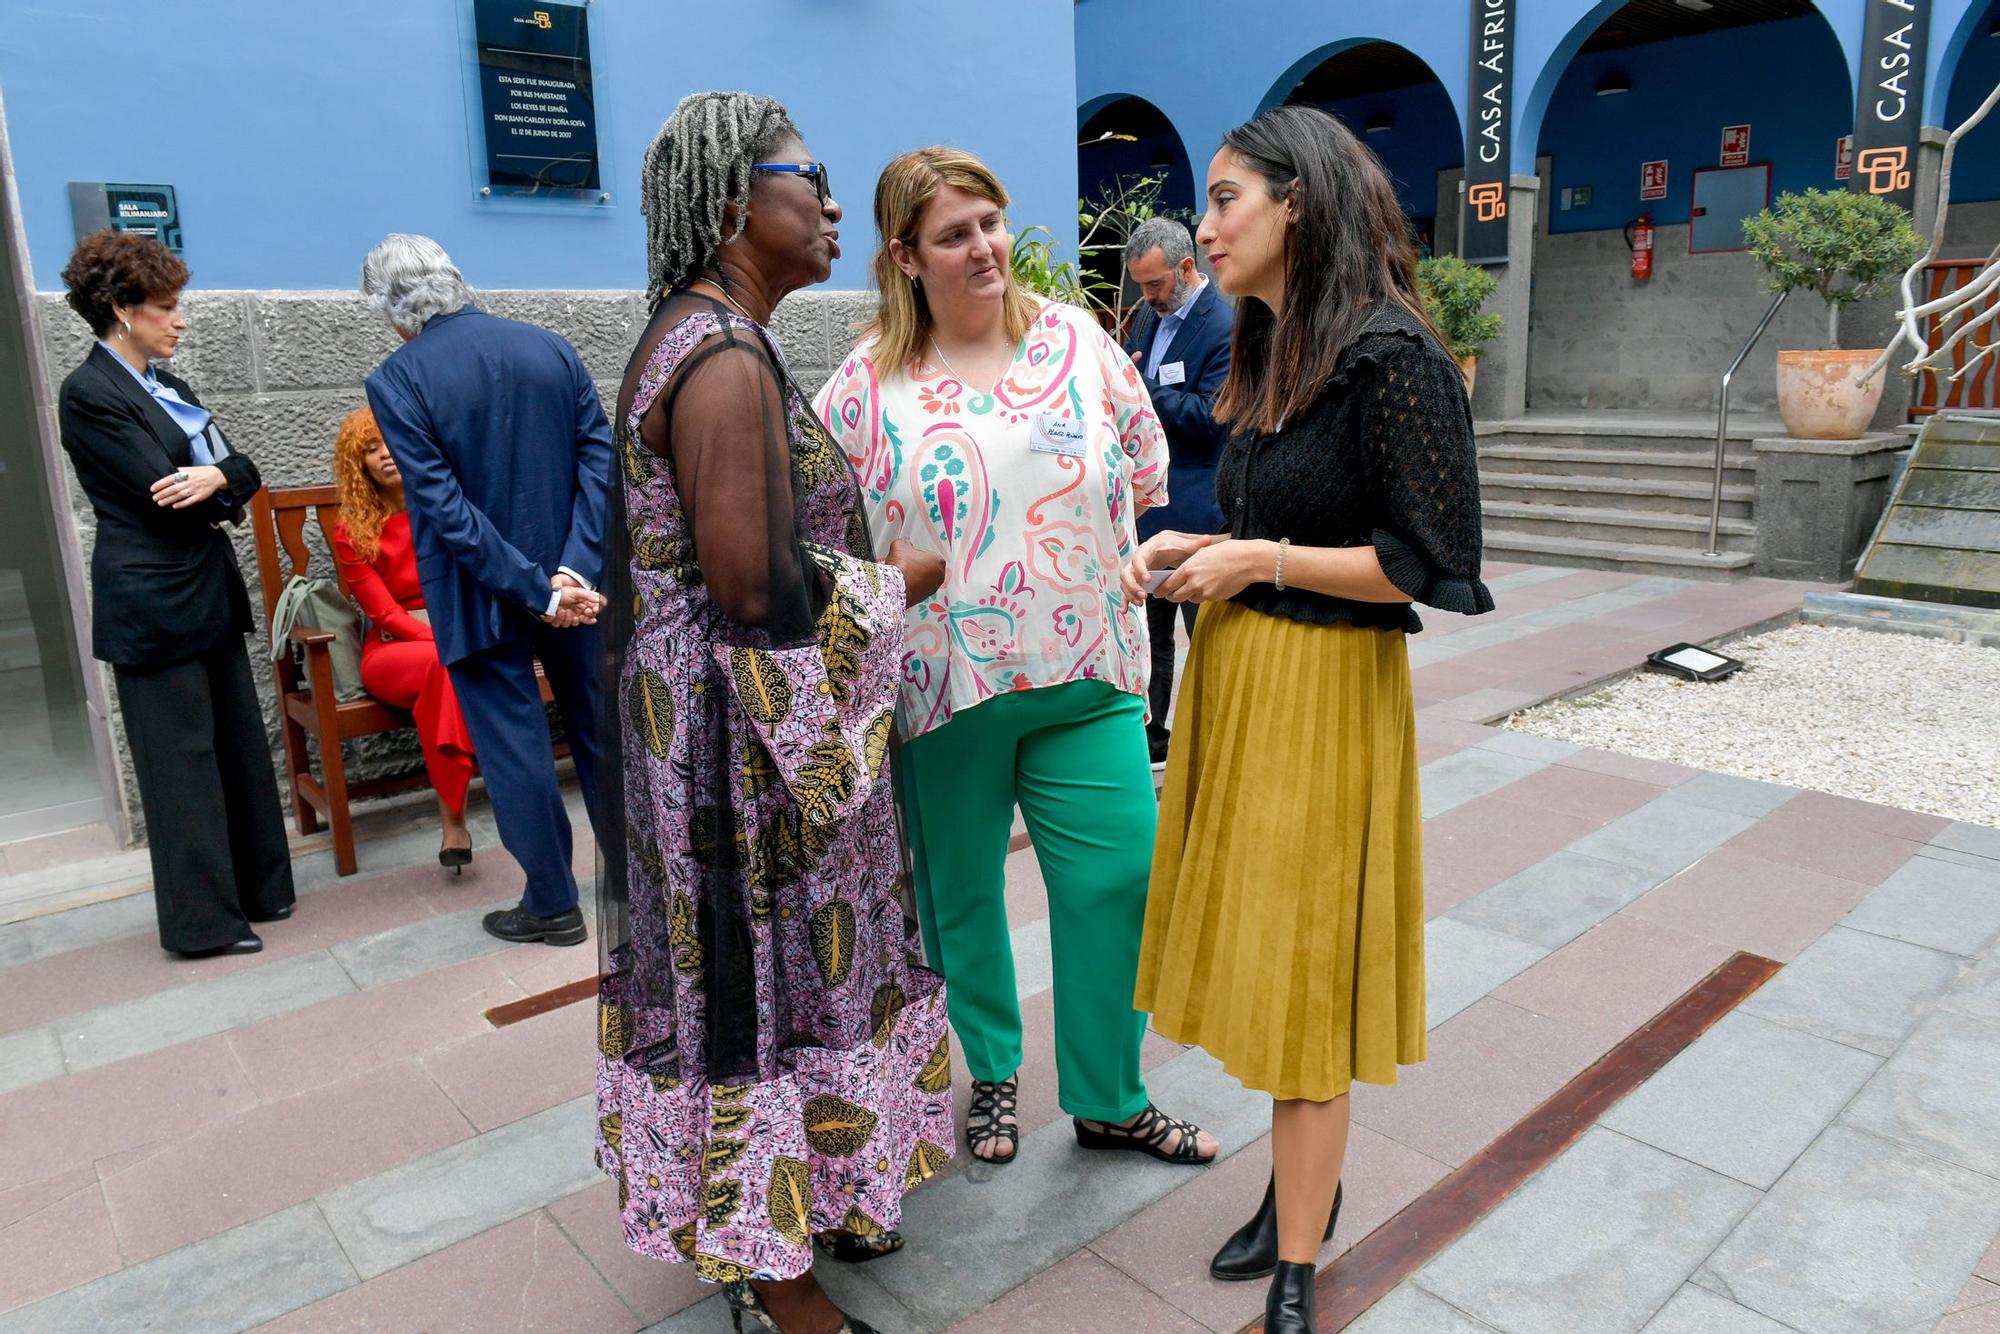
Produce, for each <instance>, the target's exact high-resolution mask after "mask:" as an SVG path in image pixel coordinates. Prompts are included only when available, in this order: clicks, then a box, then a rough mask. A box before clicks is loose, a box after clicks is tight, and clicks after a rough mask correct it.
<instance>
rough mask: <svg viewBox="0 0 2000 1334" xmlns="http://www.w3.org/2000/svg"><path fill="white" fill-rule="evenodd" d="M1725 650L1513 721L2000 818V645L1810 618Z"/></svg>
mask: <svg viewBox="0 0 2000 1334" xmlns="http://www.w3.org/2000/svg"><path fill="white" fill-rule="evenodd" d="M1710 647H1713V646H1712V645H1711V646H1710ZM1722 651H1723V652H1726V653H1727V654H1728V655H1729V656H1730V657H1733V658H1741V659H1742V660H1743V663H1744V667H1743V670H1742V671H1739V672H1737V673H1736V674H1735V675H1734V676H1732V677H1729V678H1728V679H1727V680H1723V681H1717V682H1713V683H1709V684H1703V683H1700V682H1695V681H1682V680H1680V679H1679V678H1677V677H1672V676H1667V675H1664V674H1662V673H1658V672H1650V671H1648V672H1640V673H1639V674H1637V675H1636V676H1632V677H1629V678H1627V679H1625V680H1623V681H1619V682H1616V683H1614V684H1612V685H1610V686H1607V687H1606V688H1604V689H1603V690H1599V691H1595V692H1593V693H1591V694H1588V695H1582V696H1578V697H1576V698H1574V699H1568V700H1555V701H1552V702H1550V703H1548V704H1543V705H1540V706H1539V707H1537V708H1533V709H1530V710H1527V711H1526V712H1523V713H1517V714H1515V715H1514V716H1513V717H1511V718H1509V719H1508V720H1507V726H1508V727H1510V728H1513V729H1515V730H1517V731H1522V732H1532V733H1534V734H1536V735H1537V736H1547V737H1558V738H1561V739H1563V740H1566V741H1574V742H1578V743H1579V744H1582V745H1585V746H1592V747H1595V748H1597V749H1599V750H1610V751H1617V752H1619V753H1620V754H1624V755H1636V756H1640V757H1642V758H1644V759H1649V760H1664V761H1667V762H1669V763H1673V764H1684V765H1689V766H1691V767H1693V768H1697V769H1708V770H1712V771H1714V772H1717V773H1725V774H1734V775H1736V776H1738V777H1742V778H1761V779H1764V780H1765V781H1767V782H1773V783H1789V784H1791V785H1792V786H1794V787H1803V788H1812V789H1814V790H1816V791H1820V792H1831V793H1834V794H1836V795H1838V796H1843V797H1854V798H1858V799H1859V800H1862V801H1875V802H1881V803H1883V804H1884V805H1888V806H1900V807H1902V808H1903V809H1904V810H1912V811H1924V812H1927V813H1929V814H1932V815H1942V816H1945V817H1947V818H1949V819H1953V820H1966V821H1969V822H1971V823H1973V824H1983V825H1994V826H2000V648H1982V647H1980V646H1978V645H1975V644H1961V643H1954V642H1952V641H1950V640H1941V639H1923V638H1919V637H1917V636H1915V635H1903V634H1893V633H1887V632H1884V631H1879V630H1854V629H1848V628H1845V627H1838V626H1826V625H1804V624H1799V625H1790V626H1786V627H1785V628H1783V629H1780V630H1771V631H1767V632H1765V633H1763V634H1760V635H1754V636H1750V637H1747V638H1744V639H1738V640H1735V641H1734V642H1732V643H1730V644H1729V645H1728V647H1727V648H1725V649H1723V650H1722Z"/></svg>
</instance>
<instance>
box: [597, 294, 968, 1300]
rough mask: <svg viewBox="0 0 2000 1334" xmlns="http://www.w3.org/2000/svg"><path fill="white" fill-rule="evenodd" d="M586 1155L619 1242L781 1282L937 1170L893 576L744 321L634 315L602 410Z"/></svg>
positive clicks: (830, 449)
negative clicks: (898, 713)
mask: <svg viewBox="0 0 2000 1334" xmlns="http://www.w3.org/2000/svg"><path fill="white" fill-rule="evenodd" d="M617 438H618V446H619V449H618V457H619V459H620V461H621V467H620V472H621V474H622V475H621V477H620V479H619V481H620V483H621V484H619V485H614V486H613V487H612V488H611V491H610V510H611V516H610V520H609V522H607V524H606V541H607V544H608V546H609V547H610V550H608V551H607V553H606V558H605V576H604V578H605V587H604V592H605V594H606V596H607V597H608V598H609V603H610V605H609V607H608V609H607V615H606V621H607V624H606V627H605V629H606V642H607V644H608V646H609V651H608V654H607V663H606V672H607V677H606V681H605V690H604V696H603V697H604V700H605V709H606V713H607V715H608V716H607V717H606V718H605V719H604V720H603V722H602V724H601V725H600V728H599V744H600V746H602V747H604V749H605V759H604V760H603V762H602V772H603V774H604V777H603V780H602V781H603V782H604V784H605V785H606V793H605V795H606V796H607V797H609V798H610V800H608V801H606V802H604V803H603V805H604V806H605V808H606V813H607V825H608V827H607V828H606V830H605V831H604V837H603V840H602V845H603V848H604V854H603V863H602V865H601V867H600V872H599V883H598V911H599V917H598V921H599V923H600V928H599V941H600V947H601V950H602V960H601V969H600V972H601V983H600V997H599V1029H598V1033H599V1041H598V1048H599V1059H598V1080H597V1097H598V1147H597V1152H598V1161H599V1163H600V1165H601V1166H602V1167H603V1169H604V1170H605V1171H606V1172H607V1173H609V1174H610V1175H612V1176H614V1177H616V1178H617V1180H618V1183H619V1192H618V1196H619V1201H620V1208H621V1210H622V1214H623V1222H624V1227H625V1236H626V1240H627V1241H628V1242H629V1243H630V1244H631V1246H632V1248H633V1249H634V1250H636V1251H638V1252H640V1253H641V1254H643V1255H650V1256H654V1257H657V1258H659V1259H663V1260H674V1261H689V1262H692V1263H693V1264H694V1265H695V1267H696V1271H697V1272H698V1273H699V1274H700V1275H701V1276H702V1277H704V1278H708V1279H713V1280H717V1281H722V1282H728V1281H735V1280H739V1279H743V1278H762V1279H781V1278H793V1277H796V1276H798V1275H799V1274H801V1273H803V1272H805V1270H806V1269H807V1268H808V1267H809V1266H810V1265H811V1264H812V1234H813V1233H815V1232H823V1231H831V1230H844V1231H849V1232H856V1233H860V1234H863V1235H874V1234H877V1233H879V1232H881V1231H882V1230H885V1229H889V1228H893V1227H895V1226H896V1225H897V1223H898V1221H899V1220H900V1218H901V1213H902V1196H903V1193H904V1192H905V1191H906V1190H908V1189H909V1188H911V1187H913V1186H915V1185H916V1184H917V1183H918V1182H920V1181H922V1180H923V1179H924V1178H925V1177H927V1176H930V1175H931V1174H933V1173H934V1172H936V1171H937V1169H938V1168H939V1167H940V1166H941V1165H942V1164H943V1163H944V1162H945V1161H946V1160H947V1159H948V1158H949V1157H950V1155H951V1146H952V1144H953V1134H952V1120H951V1117H952V1109H951V1089H950V1083H951V1060H950V1046H949V1037H948V1035H947V1027H946V1018H945V1003H944V984H943V981H942V980H941V979H940V978H939V977H938V976H937V975H936V974H935V973H932V972H931V971H929V970H928V969H926V968H925V967H924V966H923V964H922V962H921V947H920V944H919V940H918V936H917V930H916V927H915V924H914V920H913V917H912V913H911V906H910V902H909V893H908V887H909V882H908V879H907V876H906V873H905V867H904V858H903V851H902V846H903V845H902V841H901V839H900V837H899V833H898V830H897V824H896V812H895V805H894V801H893V798H892V797H891V782H890V777H889V772H888V769H889V752H890V743H891V735H892V731H893V727H894V717H895V705H896V687H897V676H898V664H899V659H900V655H901V646H902V626H903V612H904V596H903V578H902V575H901V573H900V572H899V571H898V570H896V569H895V568H894V567H892V566H888V565H884V564H880V563H877V562H875V561H873V560H871V559H869V553H871V552H872V550H873V547H872V546H871V544H870V542H869V538H868V530H867V524H866V521H865V519H864V517H863V514H862V509H861V498H860V494H859V492H858V490H857V488H856V485H855V480H854V475H853V472H852V470H851V468H850V467H849V465H848V462H847V459H846V457H845V456H844V455H843V454H842V453H841V451H840V449H839V448H838V447H837V446H836V445H835V444H834V443H833V441H832V440H831V439H830V438H829V437H828V435H827V434H826V431H825V429H824V428H823V427H822V426H821V425H820V424H819V422H818V420H817V419H816V418H815V417H814V416H813V414H812V412H811V410H810V408H809V406H808V405H807V403H806V401H805V399H804V397H803V396H802V395H801V394H800V393H799V391H798V389H797V387H796V386H795V385H794V384H793V383H792V382H791V380H790V378H789V377H788V376H787V374H786V373H785V369H784V363H783V361H782V360H781V359H780V357H779V355H778V352H777V349H776V347H775V345H774V344H773V342H772V341H771V338H770V336H769V335H768V334H767V333H766V332H765V331H764V330H763V329H762V328H760V327H759V326H758V325H757V324H755V323H754V322H752V321H750V320H749V319H746V318H744V317H743V316H741V315H739V314H737V313H736V312H734V311H732V310H730V309H729V308H728V307H726V306H724V305H722V304H721V303H719V302H717V301H714V300H712V299H709V298H707V297H704V296H701V295H700V294H698V293H693V292H688V291H680V292H675V293H672V294H670V295H669V296H667V297H666V298H665V299H664V300H662V301H661V302H660V303H659V305H658V306H656V307H655V309H654V311H653V316H652V318H651V320H650V321H649V322H648V325H647V328H646V332H645V335H644V337H643V338H642V339H641V341H640V344H639V348H638V350H637V351H636V352H635V353H634V355H633V358H632V361H631V364H630V366H629V367H628V368H627V370H626V373H625V379H624V383H623V386H622V387H621V389H620V391H619V396H618V416H617Z"/></svg>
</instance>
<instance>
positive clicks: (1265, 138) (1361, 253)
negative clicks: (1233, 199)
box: [1215, 106, 1445, 431]
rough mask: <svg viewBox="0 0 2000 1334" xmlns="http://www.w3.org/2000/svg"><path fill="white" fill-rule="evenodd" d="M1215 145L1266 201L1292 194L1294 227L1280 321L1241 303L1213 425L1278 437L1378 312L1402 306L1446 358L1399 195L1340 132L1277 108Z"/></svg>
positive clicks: (1309, 112)
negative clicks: (1250, 174) (1255, 182)
mask: <svg viewBox="0 0 2000 1334" xmlns="http://www.w3.org/2000/svg"><path fill="white" fill-rule="evenodd" d="M1222 142H1223V144H1224V146H1225V147H1227V148H1230V149H1232V150H1233V151H1234V152H1235V153H1236V155H1237V156H1238V157H1241V158H1242V159H1243V160H1244V161H1245V162H1247V163H1249V164H1250V165H1251V166H1252V167H1253V168H1255V169H1256V171H1257V173H1258V174H1259V175H1261V176H1262V177H1263V178H1264V184H1265V188H1266V189H1268V190H1269V191H1270V194H1271V198H1272V199H1274V200H1282V199H1284V198H1285V197H1286V196H1287V195H1290V194H1292V193H1293V188H1294V187H1293V185H1292V182H1293V181H1294V180H1296V181H1297V182H1298V186H1297V194H1296V198H1295V200H1294V211H1295V213H1296V217H1297V221H1296V222H1294V223H1293V224H1292V225H1290V226H1288V227H1287V228H1286V229H1285V242H1284V245H1285V254H1284V261H1285V309H1284V313H1283V315H1282V316H1280V317H1277V318H1274V317H1273V316H1272V314H1271V308H1270V307H1269V306H1266V305H1265V304H1264V303H1263V302H1261V301H1239V302H1237V303H1236V337H1235V342H1234V345H1233V347H1232V349H1231V351H1230V356H1229V378H1228V379H1227V380H1225V381H1223V384H1222V392H1221V394H1220V395H1219V396H1218V397H1217V398H1216V402H1215V418H1216V420H1217V421H1224V422H1230V423H1233V424H1234V425H1236V426H1237V427H1238V428H1239V429H1240V428H1252V429H1255V430H1260V431H1274V430H1276V429H1277V427H1278V423H1279V422H1280V421H1282V420H1284V419H1285V418H1286V417H1289V416H1292V415H1294V414H1296V413H1299V412H1301V411H1303V410H1304V409H1305V408H1306V407H1307V406H1308V405H1309V404H1310V403H1311V402H1312V401H1313V399H1314V398H1316V397H1317V396H1318V395H1319V391H1320V390H1321V389H1322V388H1323V387H1325V385H1326V381H1327V377H1329V376H1330V375H1332V374H1333V368H1334V364H1335V363H1336V362H1338V361H1339V360H1340V354H1341V353H1342V352H1343V351H1344V350H1346V347H1347V345H1348V344H1349V343H1350V342H1352V341H1353V340H1354V336H1355V334H1356V333H1358V332H1359V331H1360V328H1361V323H1362V321H1363V320H1364V319H1366V318H1367V314H1368V308H1369V307H1370V306H1372V305H1374V304H1376V303H1378V302H1382V301H1392V302H1394V303H1395V304H1397V305H1399V306H1401V307H1402V308H1403V309H1404V310H1407V311H1408V312H1409V313H1410V314H1411V315H1413V316H1415V317H1416V318H1417V320H1418V321H1420V322H1421V323H1422V324H1423V325H1424V327H1425V328H1427V329H1429V330H1430V331H1431V335H1432V336H1433V337H1435V338H1437V341H1438V346H1440V347H1443V346H1445V342H1444V339H1443V337H1442V336H1440V335H1439V334H1438V332H1437V329H1436V327H1435V326H1434V325H1432V324H1431V322H1430V320H1429V319H1427V318H1426V317H1425V315H1424V303H1423V301H1422V300H1421V299H1420V298H1419V297H1418V295H1417V252H1416V247H1415V246H1413V245H1412V244H1411V243H1410V230H1409V224H1408V223H1407V222H1406V221H1405V220H1404V218H1403V207H1402V205H1401V204H1400V203H1398V202H1397V199H1396V190H1395V187H1394V186H1392V185H1391V184H1390V183H1389V176H1388V173H1387V172H1385V171H1383V170H1382V164H1381V163H1380V162H1378V161H1377V160H1376V158H1375V155H1374V154H1373V153H1371V152H1369V151H1368V149H1367V148H1365V147H1364V146H1363V145H1362V143H1361V141H1360V140H1358V139H1356V138H1355V137H1354V135H1353V134H1352V133H1351V132H1349V130H1348V129H1347V127H1346V126H1345V125H1342V124H1341V123H1340V122H1339V121H1337V120H1335V119H1334V118H1333V117H1332V116H1329V115H1327V114H1326V113H1325V112H1324V111H1321V110H1319V109H1317V108H1315V107H1289V106H1288V107H1272V108H1271V109H1270V110H1269V111H1266V112H1264V113H1262V114H1261V115H1259V116H1258V117H1257V118H1256V119H1255V120H1252V121H1250V122H1249V123H1247V124H1244V125H1239V126H1237V127H1236V128H1235V129H1233V130H1231V131H1230V132H1229V133H1228V134H1225V135H1223V136H1222Z"/></svg>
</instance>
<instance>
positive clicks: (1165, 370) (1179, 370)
mask: <svg viewBox="0 0 2000 1334" xmlns="http://www.w3.org/2000/svg"><path fill="white" fill-rule="evenodd" d="M1153 378H1154V379H1156V380H1158V381H1159V382H1160V383H1161V384H1180V383H1182V382H1183V381H1185V380H1186V379H1187V366H1186V365H1185V364H1183V363H1181V362H1178V361H1170V362H1168V363H1167V364H1166V365H1164V366H1162V367H1160V373H1159V374H1158V375H1156V376H1154V377H1153Z"/></svg>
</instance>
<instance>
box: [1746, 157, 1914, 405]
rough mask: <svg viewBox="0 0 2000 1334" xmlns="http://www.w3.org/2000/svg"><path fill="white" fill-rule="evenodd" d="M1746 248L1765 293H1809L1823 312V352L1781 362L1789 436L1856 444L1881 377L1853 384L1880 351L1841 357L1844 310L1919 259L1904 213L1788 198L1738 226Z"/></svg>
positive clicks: (1841, 200)
mask: <svg viewBox="0 0 2000 1334" xmlns="http://www.w3.org/2000/svg"><path fill="white" fill-rule="evenodd" d="M1743 239H1744V241H1745V242H1746V243H1747V244H1748V245H1749V247H1750V253H1751V254H1753V255H1755V256H1756V257H1757V260H1758V262H1759V263H1761V264H1762V265H1763V266H1764V272H1765V286H1766V287H1767V288H1768V289H1769V290H1771V291H1773V292H1794V291H1799V290H1801V289H1806V290H1810V291H1812V292H1814V293H1817V294H1818V296H1819V298H1820V300H1821V301H1823V302H1825V303H1826V346H1825V347H1823V348H1816V349H1812V350H1808V351H1780V352H1779V353H1778V415H1779V416H1781V417H1783V418H1784V419H1785V429H1786V430H1787V431H1790V432H1791V433H1792V435H1794V436H1795V437H1798V438H1799V439H1802V440H1853V439H1856V438H1857V437H1859V436H1860V435H1861V433H1862V432H1863V431H1865V430H1867V429H1868V423H1869V422H1870V421H1871V420H1872V419H1873V418H1874V416H1875V409H1876V407H1877V406H1879V405H1880V403H1881V401H1882V382H1883V378H1884V377H1882V376H1880V375H1876V376H1871V377H1869V379H1868V381H1867V382H1866V383H1865V384H1856V383H1855V381H1856V380H1857V379H1858V378H1859V377H1860V376H1861V374H1862V373H1863V372H1864V371H1866V370H1867V369H1868V368H1869V367H1870V366H1872V365H1874V364H1875V360H1876V358H1878V357H1879V356H1881V354H1882V349H1881V348H1879V347H1876V348H1842V347H1841V346H1840V308H1841V307H1842V306H1845V305H1850V304H1852V303H1853V302H1856V301H1860V300H1862V299H1864V298H1866V297H1871V296H1875V295H1877V294H1879V293H1880V292H1881V291H1882V290H1883V289H1884V288H1885V287H1886V286H1887V285H1888V284H1889V283H1890V282H1892V281H1894V280H1895V279H1896V278H1898V277H1900V276H1901V275H1902V273H1903V270H1905V269H1907V268H1908V267H1909V266H1910V264H1911V263H1912V261H1914V260H1915V259H1916V258H1917V256H1918V255H1921V254H1923V253H1924V243H1923V242H1922V241H1920V240H1918V239H1917V234H1916V231H1915V230H1914V229H1913V228H1912V227H1911V226H1910V215H1909V212H1908V211H1907V210H1905V209H1903V208H1901V207H1899V206H1897V205H1895V204H1892V203H1890V202H1889V201H1888V200H1886V199H1882V198H1880V197H1878V196H1876V195H1865V194H1856V193H1854V192H1851V191H1848V190H1807V191H1806V192H1805V193H1804V194H1793V193H1791V192H1790V191H1786V192H1785V193H1784V194H1781V195H1779V196H1778V199H1777V202H1776V203H1774V204H1773V205H1772V206H1771V207H1770V208H1767V209H1765V210H1764V211H1763V212H1762V213H1759V214H1757V215H1756V216H1755V217H1753V218H1749V219H1746V220H1745V221H1744V223H1743Z"/></svg>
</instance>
